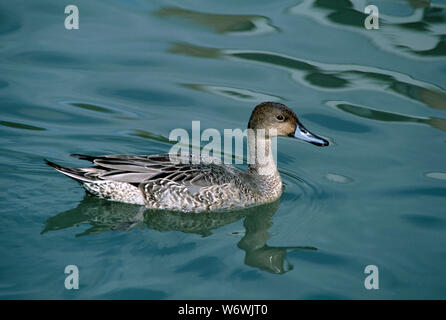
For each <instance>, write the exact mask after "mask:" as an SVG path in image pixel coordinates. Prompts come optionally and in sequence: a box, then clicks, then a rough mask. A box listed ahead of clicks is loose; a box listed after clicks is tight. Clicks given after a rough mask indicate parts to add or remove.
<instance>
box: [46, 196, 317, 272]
mask: <svg viewBox="0 0 446 320" xmlns="http://www.w3.org/2000/svg"><path fill="white" fill-rule="evenodd" d="M279 203H280V200H277V201H275V202H273V203H269V204H266V205H263V206H257V207H252V208H247V209H244V210H237V211H225V212H205V213H199V214H196V213H195V214H187V213H179V212H170V211H154V210H147V209H146V208H144V207H141V206H137V205H131V204H125V203H118V202H111V201H106V200H101V199H98V198H96V197H92V196H89V195H86V196H85V198H84V199H83V200H82V201H81V202H80V203H79V205H78V206H77V207H76V208H74V209H71V210H68V211H64V212H61V213H59V214H58V215H56V216H54V217H51V218H49V219H48V220H47V221H46V224H45V227H44V229H43V231H42V234H43V233H46V232H49V231H54V230H60V229H66V228H70V227H74V226H78V225H80V224H89V225H90V226H91V227H90V228H89V229H87V230H85V231H84V232H82V233H80V234H77V235H76V236H86V235H91V234H97V233H102V232H107V231H113V230H125V231H128V230H130V229H132V228H135V227H147V228H149V229H153V230H157V231H160V232H167V231H181V232H184V233H195V234H199V235H202V236H204V237H206V236H209V235H211V234H212V232H211V231H212V230H214V229H217V228H219V227H222V226H224V225H227V224H230V223H232V222H235V221H238V220H240V219H245V220H244V223H243V225H244V227H245V233H244V236H243V238H242V239H241V240H240V242H239V243H238V247H239V248H240V249H242V250H243V251H245V264H246V265H248V266H250V267H254V268H258V269H260V270H264V271H268V272H271V273H275V274H283V273H285V272H287V271H289V270H291V269H292V268H293V266H292V265H291V264H290V263H289V262H288V261H287V259H286V255H287V252H290V251H294V250H316V248H314V247H308V246H294V247H270V246H268V245H267V240H268V239H269V237H270V234H269V232H268V229H269V228H270V227H271V226H272V224H273V222H272V216H273V215H274V214H275V213H276V211H277V209H278V207H279Z"/></svg>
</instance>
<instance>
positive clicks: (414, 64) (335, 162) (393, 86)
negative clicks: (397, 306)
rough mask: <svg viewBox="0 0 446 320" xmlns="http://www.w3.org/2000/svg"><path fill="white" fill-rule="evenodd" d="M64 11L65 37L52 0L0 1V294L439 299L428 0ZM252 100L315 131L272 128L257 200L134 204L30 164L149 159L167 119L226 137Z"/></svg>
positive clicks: (441, 110)
mask: <svg viewBox="0 0 446 320" xmlns="http://www.w3.org/2000/svg"><path fill="white" fill-rule="evenodd" d="M72 4H75V5H77V6H78V7H79V11H80V28H79V30H71V31H68V30H65V28H64V19H65V16H66V15H65V14H64V5H65V4H63V3H61V2H60V1H50V0H41V1H38V2H35V1H34V2H30V1H21V0H20V1H15V2H14V4H12V3H10V4H7V3H2V4H0V57H1V59H0V110H1V111H0V112H1V119H0V142H1V144H0V149H1V151H0V159H1V162H0V167H1V168H0V170H1V174H0V184H1V185H2V190H3V192H2V193H1V194H0V198H1V203H2V207H1V209H0V229H1V231H0V242H1V246H0V256H1V257H2V258H1V259H0V298H2V299H12V298H18V299H24V298H26V299H29V298H30V299H37V298H44V299H60V298H62V299H107V298H130V299H209V298H215V299H344V298H347V299H377V298H379V299H413V298H422V299H425V298H433V299H439V298H442V299H444V298H445V297H446V296H445V293H446V275H445V273H444V268H445V261H446V249H445V248H446V232H445V231H446V217H445V214H446V212H445V207H446V151H445V149H446V83H445V73H446V45H445V34H446V2H445V1H438V0H435V1H431V3H430V4H429V3H428V1H424V0H413V1H403V0H388V1H370V2H367V1H348V0H345V1H325V0H302V1H298V0H293V1H274V2H271V1H245V2H243V3H240V2H239V1H225V2H218V1H146V0H133V1H123V0H121V1H119V0H113V1H94V2H92V1H82V0H80V1H72ZM367 4H375V5H377V6H378V7H379V9H380V29H379V30H366V29H365V28H364V27H363V21H364V18H365V14H364V13H363V12H364V11H363V9H364V6H365V5H367ZM265 100H272V101H278V102H282V103H285V104H287V105H289V106H290V107H292V108H293V109H294V110H295V111H296V112H297V113H298V114H299V116H300V119H301V121H302V122H303V123H304V124H305V125H306V127H307V128H308V129H309V130H311V131H313V132H315V133H317V134H319V135H322V136H324V137H326V138H328V139H329V140H330V141H331V142H332V145H331V146H330V147H328V148H317V147H315V146H312V145H309V144H304V143H299V142H296V141H292V140H291V139H286V138H280V139H279V140H278V150H279V151H278V166H279V170H280V172H281V174H282V177H283V181H284V184H285V191H284V194H283V196H282V198H281V199H280V201H277V202H275V203H273V204H270V205H267V206H262V207H258V208H253V209H250V210H247V211H242V212H240V211H234V212H228V213H225V214H222V213H218V214H203V215H198V216H197V215H179V214H176V213H171V212H166V213H160V212H153V211H144V210H143V209H141V208H140V207H138V206H133V205H126V204H119V203H111V202H107V201H104V200H99V199H95V198H92V197H89V196H85V194H84V191H83V189H82V188H81V187H80V186H79V185H78V184H76V183H75V182H74V181H72V180H70V179H67V178H66V177H64V176H62V175H61V174H59V173H57V172H55V171H54V170H52V169H51V168H49V167H47V166H45V164H44V162H43V159H44V158H48V159H50V160H52V161H55V162H58V163H61V164H65V165H71V166H82V165H85V163H83V162H82V161H80V160H77V159H74V158H70V157H69V154H70V153H85V154H93V155H101V154H113V153H114V154H116V153H120V154H122V153H124V154H146V153H147V154H148V153H158V152H167V151H168V150H169V148H170V147H171V145H172V143H171V142H169V140H168V137H169V133H170V131H171V130H172V129H175V128H184V129H186V130H190V129H191V121H193V120H200V121H201V128H202V130H203V129H206V128H216V129H218V130H221V132H223V129H225V128H242V129H243V128H245V127H246V124H247V120H248V118H249V115H250V112H251V110H252V108H253V106H254V105H256V104H257V103H258V102H261V101H265ZM70 264H74V265H76V266H78V268H79V272H80V288H79V290H66V289H65V287H64V280H65V276H66V275H65V274H64V269H65V266H67V265H70ZM370 264H373V265H376V266H377V267H378V268H379V274H380V289H379V290H366V289H365V288H364V278H365V276H366V275H365V274H364V268H365V267H366V266H367V265H370Z"/></svg>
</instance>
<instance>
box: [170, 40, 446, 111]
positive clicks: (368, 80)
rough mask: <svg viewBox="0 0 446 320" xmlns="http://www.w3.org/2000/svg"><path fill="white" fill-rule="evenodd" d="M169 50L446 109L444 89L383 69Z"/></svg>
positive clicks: (318, 85)
mask: <svg viewBox="0 0 446 320" xmlns="http://www.w3.org/2000/svg"><path fill="white" fill-rule="evenodd" d="M169 51H170V52H171V53H177V54H184V55H189V56H194V57H201V58H220V57H227V58H232V59H237V60H242V61H251V62H256V63H262V64H266V65H270V66H273V67H275V68H280V69H283V70H286V71H288V72H289V73H290V74H291V76H292V78H293V79H294V80H295V81H296V82H298V83H300V84H302V85H305V86H307V87H311V88H315V89H319V90H336V91H340V90H355V89H365V90H373V91H379V92H384V91H389V92H391V93H394V94H398V95H401V96H404V97H406V98H409V99H412V100H415V101H418V102H421V103H423V104H425V105H426V106H428V107H431V108H433V109H440V110H446V92H445V91H444V90H443V89H441V88H439V87H437V86H433V85H431V84H429V83H426V82H423V81H419V80H415V79H413V78H411V77H409V76H407V75H405V74H401V73H398V72H393V71H388V70H384V69H378V68H374V67H367V66H359V65H342V64H328V63H319V62H315V61H309V60H304V59H298V58H295V57H290V56H286V55H282V54H279V53H274V52H263V51H252V50H251V51H245V50H219V49H216V48H204V47H199V46H194V45H190V44H186V43H177V44H174V45H173V46H172V47H171V48H170V49H169Z"/></svg>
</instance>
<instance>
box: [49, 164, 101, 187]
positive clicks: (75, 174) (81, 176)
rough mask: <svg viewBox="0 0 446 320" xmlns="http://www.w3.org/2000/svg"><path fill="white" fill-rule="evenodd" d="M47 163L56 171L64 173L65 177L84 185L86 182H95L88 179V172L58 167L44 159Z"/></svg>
mask: <svg viewBox="0 0 446 320" xmlns="http://www.w3.org/2000/svg"><path fill="white" fill-rule="evenodd" d="M44 160H45V163H46V164H47V165H49V166H50V167H52V168H54V169H56V170H57V171H59V172H60V173H63V174H64V175H66V176H68V177H70V178H72V179H74V180H76V181H77V182H79V183H81V184H83V183H84V182H92V181H93V180H92V179H91V178H87V177H86V176H85V174H86V173H87V172H86V171H84V170H82V169H76V168H68V167H63V166H60V165H58V164H57V163H54V162H51V161H49V160H47V159H44Z"/></svg>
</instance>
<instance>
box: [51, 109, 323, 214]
mask: <svg viewBox="0 0 446 320" xmlns="http://www.w3.org/2000/svg"><path fill="white" fill-rule="evenodd" d="M278 114H280V115H282V116H283V118H284V120H280V121H279V120H277V121H276V120H274V119H276V117H277V115H278ZM298 125H300V123H299V121H298V119H297V117H296V115H295V114H294V112H293V111H291V110H290V109H289V108H288V107H286V106H284V105H282V104H279V103H272V102H266V103H262V104H260V105H258V106H257V107H256V108H255V109H254V111H253V113H252V115H251V118H250V121H249V125H248V127H249V128H251V129H271V128H273V129H275V130H277V132H278V135H290V134H291V133H294V131H295V130H296V128H297V127H298ZM302 128H303V127H302ZM270 139H271V136H267V137H265V136H260V135H257V134H256V133H253V134H251V135H250V133H249V132H248V144H249V148H250V150H254V149H255V148H253V147H255V146H256V145H258V144H260V142H261V145H262V146H265V147H266V149H265V150H264V151H266V152H263V153H261V155H260V156H259V153H255V152H254V153H251V154H250V160H251V161H250V165H249V169H248V170H247V171H242V170H239V169H237V168H235V167H233V166H230V165H226V164H220V163H219V162H220V161H219V159H216V158H210V157H204V156H200V155H197V154H192V155H189V156H186V157H185V156H180V155H177V154H156V155H139V156H138V155H135V156H132V155H106V156H98V157H93V156H87V155H79V154H74V155H73V156H75V157H77V158H79V159H82V160H88V161H91V162H92V163H93V164H94V165H95V166H93V167H90V168H79V169H75V168H67V167H62V166H59V165H57V164H55V163H53V162H50V161H47V164H48V165H50V166H52V167H53V168H55V169H56V170H58V171H59V172H61V173H63V174H65V175H67V176H69V177H71V178H73V179H75V180H76V181H78V182H79V183H80V184H81V185H82V186H83V187H84V188H85V189H86V190H87V191H88V192H89V193H91V194H93V195H95V196H98V197H100V198H103V199H108V200H112V201H118V202H125V203H133V204H139V205H145V206H146V207H147V208H149V209H168V210H174V211H183V212H201V211H214V210H223V209H234V208H243V207H247V206H251V205H255V204H263V203H267V202H272V201H274V200H277V199H278V198H279V197H280V195H281V194H282V180H281V178H280V175H279V172H278V171H277V167H276V164H275V162H274V159H273V157H272V154H271V146H270V143H271V140H270ZM327 144H328V143H327ZM324 145H325V144H324Z"/></svg>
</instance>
